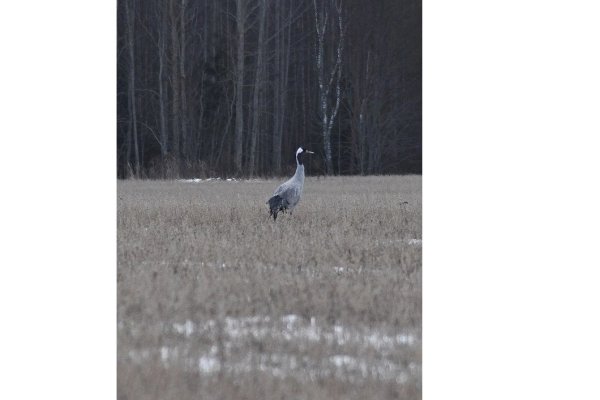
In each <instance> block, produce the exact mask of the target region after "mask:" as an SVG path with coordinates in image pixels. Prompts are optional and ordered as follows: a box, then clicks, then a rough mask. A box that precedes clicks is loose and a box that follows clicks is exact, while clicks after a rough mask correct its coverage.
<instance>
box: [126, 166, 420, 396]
mask: <svg viewBox="0 0 600 400" xmlns="http://www.w3.org/2000/svg"><path fill="white" fill-rule="evenodd" d="M279 183H281V182H280V180H251V181H223V180H211V181H196V182H192V181H120V182H119V183H118V186H117V192H118V200H117V226H118V233H117V240H118V243H117V249H118V250H117V251H118V255H117V257H118V266H117V292H118V299H117V301H118V309H117V344H118V349H117V350H118V356H117V362H118V365H117V391H118V398H119V399H127V400H133V399H226V398H228V399H234V398H235V399H265V400H268V399H337V398H339V399H366V398H378V399H386V398H389V399H396V398H402V399H420V398H421V260H422V256H421V249H422V241H421V239H422V231H421V215H422V214H421V177H420V176H385V177H336V178H325V179H324V178H321V179H318V178H307V179H306V181H305V184H304V194H303V198H302V200H301V201H300V203H299V205H298V206H297V207H296V210H295V211H294V214H293V215H291V216H290V215H289V214H286V215H280V216H279V217H278V218H277V221H276V222H273V220H272V219H269V216H268V210H267V206H266V205H265V201H266V200H267V199H268V198H269V197H270V195H271V193H272V192H273V190H274V189H275V187H276V186H277V185H278V184H279Z"/></svg>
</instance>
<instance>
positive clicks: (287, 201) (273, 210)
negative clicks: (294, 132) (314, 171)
mask: <svg viewBox="0 0 600 400" xmlns="http://www.w3.org/2000/svg"><path fill="white" fill-rule="evenodd" d="M304 154H315V153H313V152H312V151H308V150H304V149H303V148H302V147H298V150H296V173H295V174H294V176H292V177H291V178H290V179H288V180H287V181H285V182H284V183H282V184H281V185H280V186H279V187H278V188H277V190H275V192H274V193H273V197H271V198H270V199H269V201H267V204H269V214H270V215H271V216H272V217H273V220H274V221H275V220H277V213H279V212H280V211H281V212H283V213H285V212H286V211H289V212H290V214H291V213H292V211H293V210H294V207H296V205H297V204H298V202H299V201H300V197H301V196H302V188H303V187H304V164H303V163H304Z"/></svg>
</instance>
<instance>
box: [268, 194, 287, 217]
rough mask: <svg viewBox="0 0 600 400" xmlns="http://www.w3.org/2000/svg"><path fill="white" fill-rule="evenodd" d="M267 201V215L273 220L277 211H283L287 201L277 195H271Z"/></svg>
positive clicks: (285, 208)
mask: <svg viewBox="0 0 600 400" xmlns="http://www.w3.org/2000/svg"><path fill="white" fill-rule="evenodd" d="M267 203H269V215H271V216H272V217H273V220H274V221H275V220H277V213H278V212H280V211H283V212H285V210H287V206H288V204H287V201H286V200H285V199H284V198H283V197H281V196H279V195H276V196H273V197H271V198H270V199H269V201H268V202H267Z"/></svg>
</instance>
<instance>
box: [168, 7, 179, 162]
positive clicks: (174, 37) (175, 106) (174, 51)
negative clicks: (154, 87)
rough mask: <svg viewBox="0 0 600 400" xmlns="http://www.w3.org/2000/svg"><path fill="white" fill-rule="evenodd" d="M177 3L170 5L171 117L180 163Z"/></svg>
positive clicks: (173, 140) (173, 150) (173, 142)
mask: <svg viewBox="0 0 600 400" xmlns="http://www.w3.org/2000/svg"><path fill="white" fill-rule="evenodd" d="M175 1H176V0H171V1H170V3H169V14H170V20H171V86H172V88H173V95H172V102H171V116H172V129H171V130H172V132H171V135H172V141H171V143H172V151H171V153H172V154H173V156H174V157H175V160H177V162H179V155H180V146H179V139H180V128H179V109H180V106H179V100H180V99H181V94H180V93H179V70H178V65H179V35H178V33H177V20H178V18H177V14H176V13H175Z"/></svg>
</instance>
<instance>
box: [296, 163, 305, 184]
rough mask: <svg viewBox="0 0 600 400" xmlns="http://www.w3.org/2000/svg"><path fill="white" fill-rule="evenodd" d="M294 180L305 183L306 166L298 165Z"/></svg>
mask: <svg viewBox="0 0 600 400" xmlns="http://www.w3.org/2000/svg"><path fill="white" fill-rule="evenodd" d="M294 179H297V180H299V181H300V182H304V165H302V164H300V163H296V173H295V174H294Z"/></svg>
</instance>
